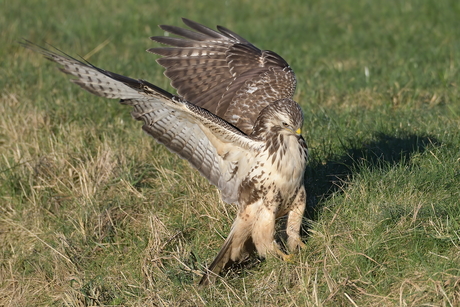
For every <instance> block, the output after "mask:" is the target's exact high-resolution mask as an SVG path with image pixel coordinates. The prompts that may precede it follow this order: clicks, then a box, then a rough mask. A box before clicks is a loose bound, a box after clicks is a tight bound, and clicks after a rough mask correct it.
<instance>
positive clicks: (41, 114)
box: [0, 0, 460, 307]
mask: <svg viewBox="0 0 460 307" xmlns="http://www.w3.org/2000/svg"><path fill="white" fill-rule="evenodd" d="M459 16H460V2H459V1H454V0H452V1H449V0H446V1H435V0H426V1H422V0H407V1H396V0H390V1H380V2H377V1H374V2H373V1H365V0H355V1H352V0H344V1H340V0H324V1H301V0H293V1H288V0H278V1H275V0H266V1H244V0H238V1H236V0H235V1H232V0H226V1H211V0H202V1H188V2H185V1H178V0H169V1H164V0H160V1H134V0H124V1H121V0H114V1H109V0H101V1H88V0H81V1H74V0H70V1H56V0H53V1H47V2H43V1H36V0H24V1H15V2H14V1H9V2H7V1H0V31H1V37H2V44H1V47H0V63H1V64H0V88H1V95H0V247H1V248H0V306H15V307H19V306H107V305H110V306H113V305H115V306H205V305H206V306H459V305H460V188H459V187H460V102H459V98H460V93H459V89H458V87H459V86H460V18H459ZM181 17H187V18H189V19H192V20H196V21H198V22H200V23H203V24H206V25H208V26H209V27H211V28H214V27H215V25H217V24H219V25H223V26H225V27H227V28H229V29H231V30H233V31H235V32H236V33H238V34H240V35H241V36H243V37H245V38H246V39H248V40H249V41H251V42H253V43H254V44H255V45H256V46H258V47H259V48H262V49H269V50H273V51H275V52H276V53H278V54H280V55H281V56H283V58H284V59H286V61H288V62H289V63H290V65H291V67H292V68H293V69H294V71H295V72H296V75H297V79H298V87H297V92H296V96H295V99H296V101H298V102H299V104H300V105H301V106H302V108H303V110H304V116H305V122H304V129H303V131H304V132H303V135H304V137H305V139H306V140H307V143H308V145H309V148H310V159H309V165H308V167H307V170H306V174H307V175H306V187H307V192H308V203H307V205H308V210H307V212H306V214H305V219H304V223H303V230H302V233H303V239H304V242H305V244H306V248H305V249H303V250H302V251H300V252H299V253H298V254H296V256H295V257H294V260H293V261H292V262H289V263H286V262H283V261H281V260H279V259H277V258H274V257H269V258H267V259H266V260H264V261H261V262H259V261H253V262H252V263H250V264H248V265H246V266H243V267H240V268H235V269H233V270H231V271H229V272H228V274H227V276H225V277H224V278H222V279H220V280H219V281H218V282H217V284H216V285H213V286H211V287H204V288H203V287H198V286H197V282H198V280H199V278H200V272H201V270H202V269H203V267H204V266H206V265H207V264H209V263H210V262H211V261H212V260H213V257H214V256H215V255H216V253H217V252H218V250H219V248H220V246H221V244H222V243H223V241H224V238H225V237H226V235H227V234H228V233H229V230H230V226H231V224H232V221H233V218H234V215H235V212H236V209H235V207H234V206H229V205H226V204H225V203H223V202H222V201H221V200H220V196H219V193H218V191H217V190H216V188H215V187H213V186H211V185H210V184H209V183H208V182H207V181H206V180H205V179H204V178H202V177H201V176H200V175H199V173H198V172H197V171H195V170H194V169H193V168H192V167H190V166H189V165H188V164H187V163H186V162H185V161H183V160H181V159H179V158H178V157H176V156H175V155H173V154H171V153H169V152H168V150H166V149H165V148H164V147H163V146H161V145H159V144H157V143H156V142H155V140H153V139H152V138H149V137H148V136H147V135H145V134H144V133H143V132H142V131H141V129H140V126H141V124H140V123H139V122H136V121H135V120H133V119H132V118H131V116H130V110H129V108H128V107H126V106H123V105H120V104H119V103H118V102H117V101H116V100H107V99H102V98H99V97H95V96H93V95H91V94H89V93H87V92H85V91H83V90H81V89H80V88H79V87H78V86H76V85H74V84H72V83H71V82H69V80H68V79H69V77H68V76H67V75H64V74H62V73H60V72H59V71H58V70H57V69H56V65H54V64H53V63H51V62H49V61H47V60H45V59H44V58H43V57H42V56H41V55H40V54H37V53H33V52H31V51H30V50H26V49H24V48H22V47H21V46H20V45H19V43H18V42H19V41H20V40H21V39H22V38H25V39H28V40H30V41H33V42H35V43H37V44H40V45H46V44H50V45H52V46H55V47H57V48H59V49H60V50H63V51H65V52H66V53H69V54H70V55H72V56H82V57H84V58H85V59H87V60H88V61H90V62H91V63H93V64H95V65H97V66H99V67H102V68H104V69H107V70H110V71H114V72H117V73H120V74H124V75H127V76H130V77H134V78H141V79H146V80H148V81H149V82H151V83H154V84H156V85H158V86H160V87H163V88H165V89H168V90H170V91H173V89H172V88H171V87H170V86H169V80H168V79H167V78H166V77H164V76H163V69H162V68H161V67H160V66H159V65H158V64H156V62H155V59H156V58H157V57H156V56H155V55H152V54H149V53H147V52H145V50H146V49H148V48H152V47H155V46H158V45H157V44H155V43H154V42H152V41H150V40H149V39H148V38H149V37H150V36H153V35H162V34H163V32H162V31H161V30H160V29H159V28H158V27H157V25H158V24H172V25H178V26H181V25H182V23H181V20H180V18H181Z"/></svg>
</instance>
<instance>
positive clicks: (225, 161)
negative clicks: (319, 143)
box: [23, 18, 307, 284]
mask: <svg viewBox="0 0 460 307" xmlns="http://www.w3.org/2000/svg"><path fill="white" fill-rule="evenodd" d="M183 22H184V23H185V24H186V25H187V26H188V27H190V28H191V29H192V30H189V29H184V28H180V27H175V26H167V25H161V26H160V28H161V29H163V30H164V31H166V32H169V33H171V34H175V35H177V36H179V37H170V36H155V37H151V39H152V40H154V41H156V42H158V43H162V44H166V45H169V46H170V47H159V48H152V49H149V50H148V51H149V52H152V53H155V54H158V55H161V56H163V57H162V58H159V59H158V60H157V62H158V63H159V64H160V65H162V66H163V67H165V68H166V71H165V75H166V76H167V77H168V78H169V79H170V80H171V85H172V86H173V87H174V88H175V89H176V90H177V93H178V95H173V94H171V93H169V92H167V91H166V90H163V89H161V88H159V87H157V86H155V85H153V84H151V83H149V82H147V81H145V80H137V79H132V78H129V77H125V76H122V75H119V74H116V73H113V72H110V71H107V70H103V69H100V68H98V67H96V66H94V65H92V64H90V63H88V62H85V61H79V60H77V59H75V58H72V57H70V56H68V55H66V54H64V53H62V52H59V53H57V52H52V51H50V50H47V49H45V48H42V47H39V46H37V45H34V44H32V43H30V42H28V41H26V42H24V43H23V45H24V46H25V47H27V48H30V49H33V50H35V51H38V52H40V53H42V54H43V55H44V56H45V57H46V58H48V59H49V60H51V61H54V62H56V63H58V64H60V65H61V70H62V71H63V72H65V73H67V74H70V75H73V76H75V77H76V79H73V80H72V81H73V82H74V83H76V84H77V85H79V86H81V87H82V88H83V89H85V90H87V91H89V92H91V93H93V94H95V95H98V96H102V97H106V98H118V99H121V100H120V102H121V103H122V104H125V105H130V106H132V107H133V111H132V116H133V117H134V118H135V119H137V120H140V121H143V123H144V125H143V126H142V128H143V130H144V131H145V132H147V133H148V134H149V135H151V136H152V137H154V138H155V139H156V140H157V141H158V142H159V143H161V144H163V145H165V146H166V147H167V148H168V149H169V150H170V151H171V152H173V153H176V154H177V155H179V156H180V157H181V158H183V159H185V160H187V161H188V162H189V163H190V164H191V165H192V166H193V167H195V168H196V169H197V170H198V171H199V172H200V173H201V174H202V175H203V176H204V177H205V178H207V179H208V180H209V182H210V183H211V184H213V185H215V186H216V187H217V188H218V189H219V190H220V193H221V197H222V199H223V201H224V202H226V203H229V204H231V203H234V204H236V205H237V206H238V213H237V216H236V218H235V221H234V223H233V225H232V227H231V231H230V234H229V235H228V237H227V239H226V240H225V242H224V244H223V246H222V248H221V250H220V252H219V253H218V255H217V257H216V258H215V260H214V261H213V262H212V263H211V265H210V266H209V267H208V269H207V270H206V271H205V272H204V274H203V277H202V279H201V281H200V284H209V283H211V282H214V280H215V279H216V276H217V275H218V274H219V273H220V272H221V271H222V270H223V269H225V268H226V267H228V266H229V265H230V264H232V263H235V262H237V263H238V262H241V261H243V260H245V259H247V258H248V257H249V256H250V255H251V254H252V253H255V252H256V253H257V254H258V255H259V256H260V257H262V258H263V257H266V256H267V255H268V254H274V255H277V256H279V257H282V258H286V257H287V255H286V254H285V253H284V252H283V251H282V250H281V249H280V247H279V245H278V243H277V242H276V241H275V237H274V236H275V222H276V220H277V218H279V217H281V216H285V215H287V221H286V234H287V248H288V250H289V251H290V252H292V251H295V250H296V249H298V248H299V247H302V246H303V243H302V241H301V238H300V227H301V223H302V216H303V213H304V209H305V203H306V192H305V187H304V180H303V177H304V171H305V166H306V161H307V146H306V144H305V141H304V139H303V137H302V135H301V128H302V124H303V114H302V110H301V108H300V106H299V105H298V104H297V103H296V102H295V101H294V100H293V99H292V98H293V94H294V91H295V88H296V78H295V75H294V72H293V71H292V69H291V68H290V66H289V65H288V64H287V63H286V61H285V60H284V59H283V58H281V57H280V56H279V55H278V54H276V53H274V52H272V51H267V50H260V49H258V48H257V47H255V46H254V45H253V44H251V43H250V42H248V41H247V40H245V39H244V38H242V37H241V36H239V35H237V34H236V33H234V32H232V31H230V30H228V29H226V28H224V27H221V26H218V27H217V31H215V30H212V29H210V28H208V27H205V26H203V25H201V24H199V23H196V22H194V21H191V20H188V19H185V18H184V19H183Z"/></svg>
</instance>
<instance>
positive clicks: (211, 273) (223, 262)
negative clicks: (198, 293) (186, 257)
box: [199, 229, 234, 286]
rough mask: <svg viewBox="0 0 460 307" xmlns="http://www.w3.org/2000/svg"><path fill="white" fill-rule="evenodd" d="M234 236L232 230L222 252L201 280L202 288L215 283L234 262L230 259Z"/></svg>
mask: <svg viewBox="0 0 460 307" xmlns="http://www.w3.org/2000/svg"><path fill="white" fill-rule="evenodd" d="M233 234H234V231H233V229H232V231H231V232H230V234H229V235H228V237H227V239H226V240H225V242H224V245H223V246H222V248H221V249H220V252H219V253H218V254H217V256H216V258H215V259H214V261H213V262H212V263H211V265H210V266H209V267H208V269H207V270H206V272H205V273H204V275H203V277H202V278H201V280H200V283H199V285H200V286H206V285H209V284H212V283H214V282H215V280H216V277H217V276H218V275H219V273H220V272H221V271H222V270H223V269H224V268H225V267H226V266H227V265H228V264H230V263H231V262H233V261H232V260H231V259H230V256H231V253H232V245H233Z"/></svg>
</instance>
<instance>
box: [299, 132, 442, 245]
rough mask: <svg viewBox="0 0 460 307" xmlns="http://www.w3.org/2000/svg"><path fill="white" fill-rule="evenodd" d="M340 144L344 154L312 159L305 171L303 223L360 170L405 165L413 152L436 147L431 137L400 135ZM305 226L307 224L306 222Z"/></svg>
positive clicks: (315, 216) (380, 135)
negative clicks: (324, 158) (305, 200)
mask: <svg viewBox="0 0 460 307" xmlns="http://www.w3.org/2000/svg"><path fill="white" fill-rule="evenodd" d="M345 143H346V144H344V143H343V142H342V146H343V147H344V149H345V154H342V155H340V156H334V155H333V154H331V155H330V156H329V157H328V158H327V159H326V161H324V160H323V161H321V160H320V159H319V158H316V157H313V159H312V161H310V162H309V164H308V166H307V169H306V172H305V187H306V190H307V194H308V196H307V209H306V210H305V217H306V218H307V220H308V219H309V220H317V219H318V215H319V214H320V212H321V208H322V206H323V205H324V203H325V201H326V200H327V199H328V198H329V197H330V196H331V195H332V194H335V193H341V192H342V191H343V190H344V189H345V188H346V187H347V185H348V184H349V183H350V182H351V181H352V180H353V177H354V176H356V175H357V174H359V173H360V172H361V171H362V170H363V169H370V170H371V171H372V169H383V168H388V167H391V166H395V165H400V164H407V163H409V162H410V160H411V158H412V156H413V155H414V154H415V153H421V152H424V151H425V150H426V149H427V147H428V146H439V145H440V142H439V141H438V140H437V139H436V138H435V137H434V136H431V135H417V134H414V133H409V132H406V133H404V132H403V133H400V134H399V136H393V135H388V134H385V133H381V132H377V133H375V134H374V137H373V141H370V142H365V143H360V144H357V141H353V140H349V141H346V142H345ZM307 224H308V223H307ZM307 224H305V225H302V226H303V231H302V235H303V237H304V238H305V236H308V225H307Z"/></svg>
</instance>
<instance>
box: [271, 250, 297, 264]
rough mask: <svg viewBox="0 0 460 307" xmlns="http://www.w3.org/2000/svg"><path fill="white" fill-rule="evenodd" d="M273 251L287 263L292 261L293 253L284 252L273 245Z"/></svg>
mask: <svg viewBox="0 0 460 307" xmlns="http://www.w3.org/2000/svg"><path fill="white" fill-rule="evenodd" d="M275 253H276V255H277V256H278V257H280V258H281V259H282V260H283V261H285V262H288V263H293V262H294V258H295V256H294V255H293V254H289V255H288V254H285V253H284V252H283V251H282V250H280V249H279V247H278V246H275Z"/></svg>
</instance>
